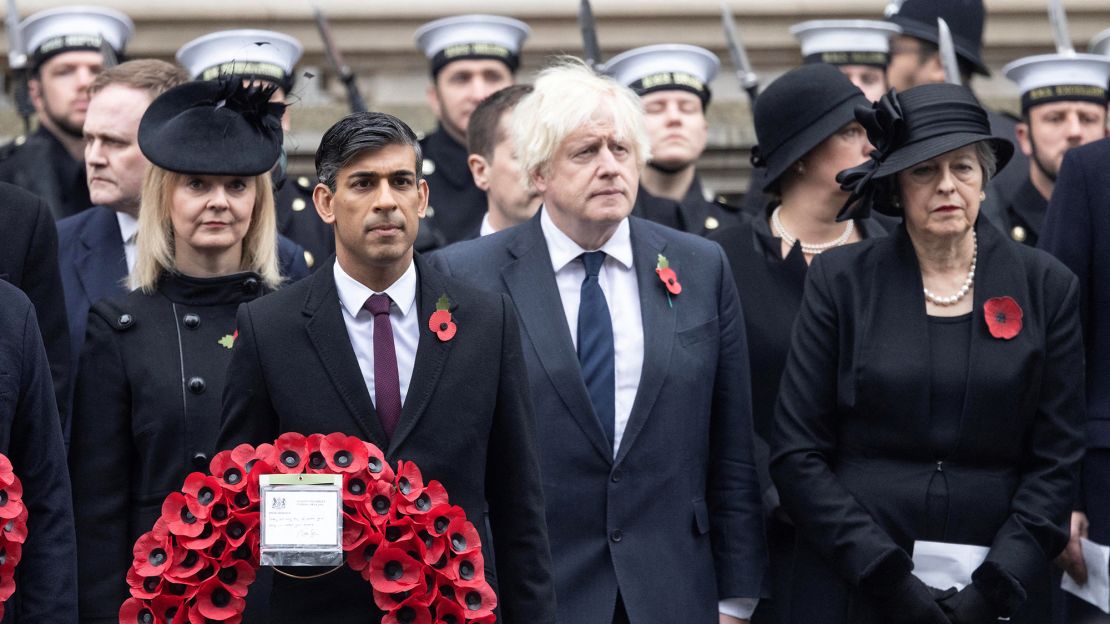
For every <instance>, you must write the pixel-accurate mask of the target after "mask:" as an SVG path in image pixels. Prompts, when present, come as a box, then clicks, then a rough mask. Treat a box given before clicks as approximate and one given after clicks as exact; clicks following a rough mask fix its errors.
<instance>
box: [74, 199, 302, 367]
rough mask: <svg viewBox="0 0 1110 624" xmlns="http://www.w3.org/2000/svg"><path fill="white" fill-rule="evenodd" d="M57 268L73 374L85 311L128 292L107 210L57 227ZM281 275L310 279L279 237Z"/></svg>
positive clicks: (298, 255) (292, 246) (296, 248)
mask: <svg viewBox="0 0 1110 624" xmlns="http://www.w3.org/2000/svg"><path fill="white" fill-rule="evenodd" d="M58 260H59V262H58V264H59V267H60V269H61V273H62V285H63V286H64V288H65V308H66V316H67V318H68V321H69V338H70V340H69V346H70V353H71V358H72V362H73V364H74V369H75V370H76V368H77V360H78V356H80V355H81V347H82V345H84V344H85V324H86V323H87V322H88V318H89V309H90V308H91V307H92V305H93V304H94V303H96V302H97V301H100V300H101V299H104V298H107V297H120V296H123V295H126V294H127V293H128V291H129V290H130V289H129V288H127V286H126V283H125V280H126V279H127V256H126V254H125V253H124V251H123V239H122V238H121V237H120V232H119V221H118V220H117V219H116V213H115V211H113V210H112V209H111V208H107V207H105V206H93V207H92V208H89V209H88V210H86V211H84V212H82V213H80V214H77V215H74V216H72V217H69V218H67V219H62V220H61V221H58ZM278 263H279V268H280V270H281V274H282V275H283V276H285V277H286V278H288V279H289V280H290V281H296V280H298V279H301V278H302V277H305V276H307V275H308V273H309V269H308V265H307V264H306V263H305V255H304V248H302V247H301V246H300V245H298V244H297V243H294V242H293V241H291V240H289V239H288V238H286V237H284V236H282V235H280V234H279V235H278Z"/></svg>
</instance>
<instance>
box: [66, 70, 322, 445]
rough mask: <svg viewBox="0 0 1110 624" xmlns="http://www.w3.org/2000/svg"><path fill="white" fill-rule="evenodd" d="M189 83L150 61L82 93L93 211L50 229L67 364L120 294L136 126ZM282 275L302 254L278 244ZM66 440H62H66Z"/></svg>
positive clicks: (133, 215) (131, 252)
mask: <svg viewBox="0 0 1110 624" xmlns="http://www.w3.org/2000/svg"><path fill="white" fill-rule="evenodd" d="M188 80H189V75H188V74H187V73H186V72H185V71H184V70H182V69H181V68H179V67H177V66H175V65H172V64H170V63H167V62H165V61H158V60H154V59H142V60H136V61H129V62H127V63H122V64H120V65H117V66H115V67H113V68H111V69H108V70H106V71H105V72H103V73H102V74H100V75H99V76H97V78H96V80H95V81H94V82H93V84H92V87H90V88H89V91H90V93H91V98H92V99H91V100H90V102H89V110H88V113H87V115H86V120H85V126H84V132H85V138H86V143H85V168H86V173H87V180H88V186H89V196H90V197H91V198H92V201H93V204H94V205H93V207H92V208H90V209H89V210H85V211H83V212H81V213H80V214H77V215H74V216H72V217H69V218H66V219H62V220H61V221H59V222H58V241H59V250H58V253H59V264H60V266H61V273H62V284H63V285H64V286H65V309H66V316H67V317H68V319H69V337H70V354H71V357H72V361H73V363H74V364H75V366H74V368H75V369H76V363H77V359H78V356H79V355H80V354H81V347H82V345H83V344H84V343H85V323H86V321H87V320H88V316H89V308H91V307H92V304H94V303H96V302H97V301H99V300H101V299H104V298H106V297H115V296H120V295H124V294H126V293H127V292H128V290H129V288H127V286H126V284H125V279H126V278H127V274H128V272H129V271H130V269H131V267H132V265H133V264H134V262H135V233H136V232H137V231H138V229H139V222H138V218H139V205H140V193H141V191H142V186H143V175H144V174H145V172H146V169H147V166H148V165H149V162H148V161H147V159H146V157H145V156H143V154H142V152H141V151H140V150H139V143H138V140H137V136H138V132H139V120H140V119H142V117H143V113H145V112H146V109H147V107H149V106H150V103H151V102H152V101H153V100H154V98H156V97H158V96H159V95H161V94H162V93H163V92H165V91H166V90H168V89H170V88H172V87H175V86H177V85H179V84H181V83H183V82H186V81H188ZM278 250H279V255H280V261H281V273H282V275H284V276H286V277H288V278H290V279H300V278H301V277H304V276H306V275H308V266H307V265H306V264H305V260H304V258H305V256H304V254H303V251H304V250H303V249H301V248H300V246H299V245H297V244H295V243H293V242H292V241H290V240H288V239H285V238H283V237H281V238H279V240H278ZM67 439H68V438H67Z"/></svg>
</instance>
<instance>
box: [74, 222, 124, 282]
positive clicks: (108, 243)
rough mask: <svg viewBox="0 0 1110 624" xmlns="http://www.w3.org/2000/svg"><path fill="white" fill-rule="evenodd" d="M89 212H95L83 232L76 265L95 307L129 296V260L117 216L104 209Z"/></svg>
mask: <svg viewBox="0 0 1110 624" xmlns="http://www.w3.org/2000/svg"><path fill="white" fill-rule="evenodd" d="M89 210H92V211H95V212H94V213H93V214H91V215H89V219H88V220H87V221H86V222H85V224H84V226H83V227H82V228H81V232H80V235H79V238H80V240H81V244H80V247H79V248H78V249H77V252H76V255H75V256H74V265H75V268H76V269H77V276H78V278H79V279H80V280H81V286H82V287H83V288H84V289H85V294H86V295H87V296H88V298H89V303H90V304H93V303H96V302H97V301H99V300H101V299H103V298H105V297H114V296H117V295H120V294H124V293H126V292H127V290H128V289H127V287H126V286H124V284H123V279H124V278H125V277H127V256H126V254H125V253H124V251H123V240H122V238H121V236H120V231H119V222H118V221H117V220H116V214H115V213H114V212H112V211H111V210H110V209H108V208H104V207H101V206H94V207H92V208H90V209H89Z"/></svg>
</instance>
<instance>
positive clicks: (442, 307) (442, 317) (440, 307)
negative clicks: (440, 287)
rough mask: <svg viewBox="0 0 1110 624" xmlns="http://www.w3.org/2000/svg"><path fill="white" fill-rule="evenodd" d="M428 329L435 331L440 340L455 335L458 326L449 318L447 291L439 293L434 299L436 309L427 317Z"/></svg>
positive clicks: (449, 302) (449, 308)
mask: <svg viewBox="0 0 1110 624" xmlns="http://www.w3.org/2000/svg"><path fill="white" fill-rule="evenodd" d="M428 329H430V330H432V331H433V332H435V335H436V337H437V338H439V341H440V342H447V341H448V340H451V339H452V338H454V337H455V332H456V331H458V329H459V328H458V327H456V326H455V321H454V320H452V318H451V300H450V299H448V298H447V293H444V294H442V295H440V296H439V300H438V301H436V311H435V312H432V317H431V318H429V319H428Z"/></svg>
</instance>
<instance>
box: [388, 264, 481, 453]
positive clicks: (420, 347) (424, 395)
mask: <svg viewBox="0 0 1110 624" xmlns="http://www.w3.org/2000/svg"><path fill="white" fill-rule="evenodd" d="M413 262H415V263H416V274H417V292H416V314H417V329H418V331H419V332H420V339H419V341H418V342H417V345H416V362H415V363H414V365H413V369H412V380H411V381H410V382H409V390H408V393H407V394H406V395H405V404H404V406H403V407H402V408H401V421H400V422H398V423H397V430H396V431H394V432H393V439H392V440H390V441H389V452H388V453H386V454H387V455H390V456H392V455H393V452H394V451H396V450H397V447H398V446H400V445H401V442H403V441H404V440H405V438H406V437H408V435H409V433H411V432H412V430H413V428H415V427H416V422H417V421H418V420H419V419H420V416H421V415H422V414H423V413H424V409H425V408H426V407H428V401H430V400H431V398H432V393H434V392H435V389H436V386H437V385H438V384H439V378H440V376H441V373H443V365H444V363H445V362H446V361H447V354H448V353H449V352H450V350H451V345H453V344H455V343H454V341H453V340H448V341H447V342H443V341H441V340H440V339H439V338H438V337H437V336H436V335H435V334H434V333H433V332H432V331H431V330H429V329H428V318H429V317H430V316H431V314H432V312H433V311H434V310H435V309H436V301H437V300H438V299H439V297H440V295H447V298H448V299H451V293H450V292H448V291H447V287H446V285H445V284H444V282H443V278H442V276H441V275H440V274H439V273H438V272H437V271H436V270H435V269H433V268H432V267H431V266H429V265H428V263H427V262H426V261H425V260H424V258H422V257H421V256H420V254H415V255H414V257H413ZM452 313H454V310H452ZM459 330H460V331H466V329H465V328H463V327H460V328H459Z"/></svg>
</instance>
